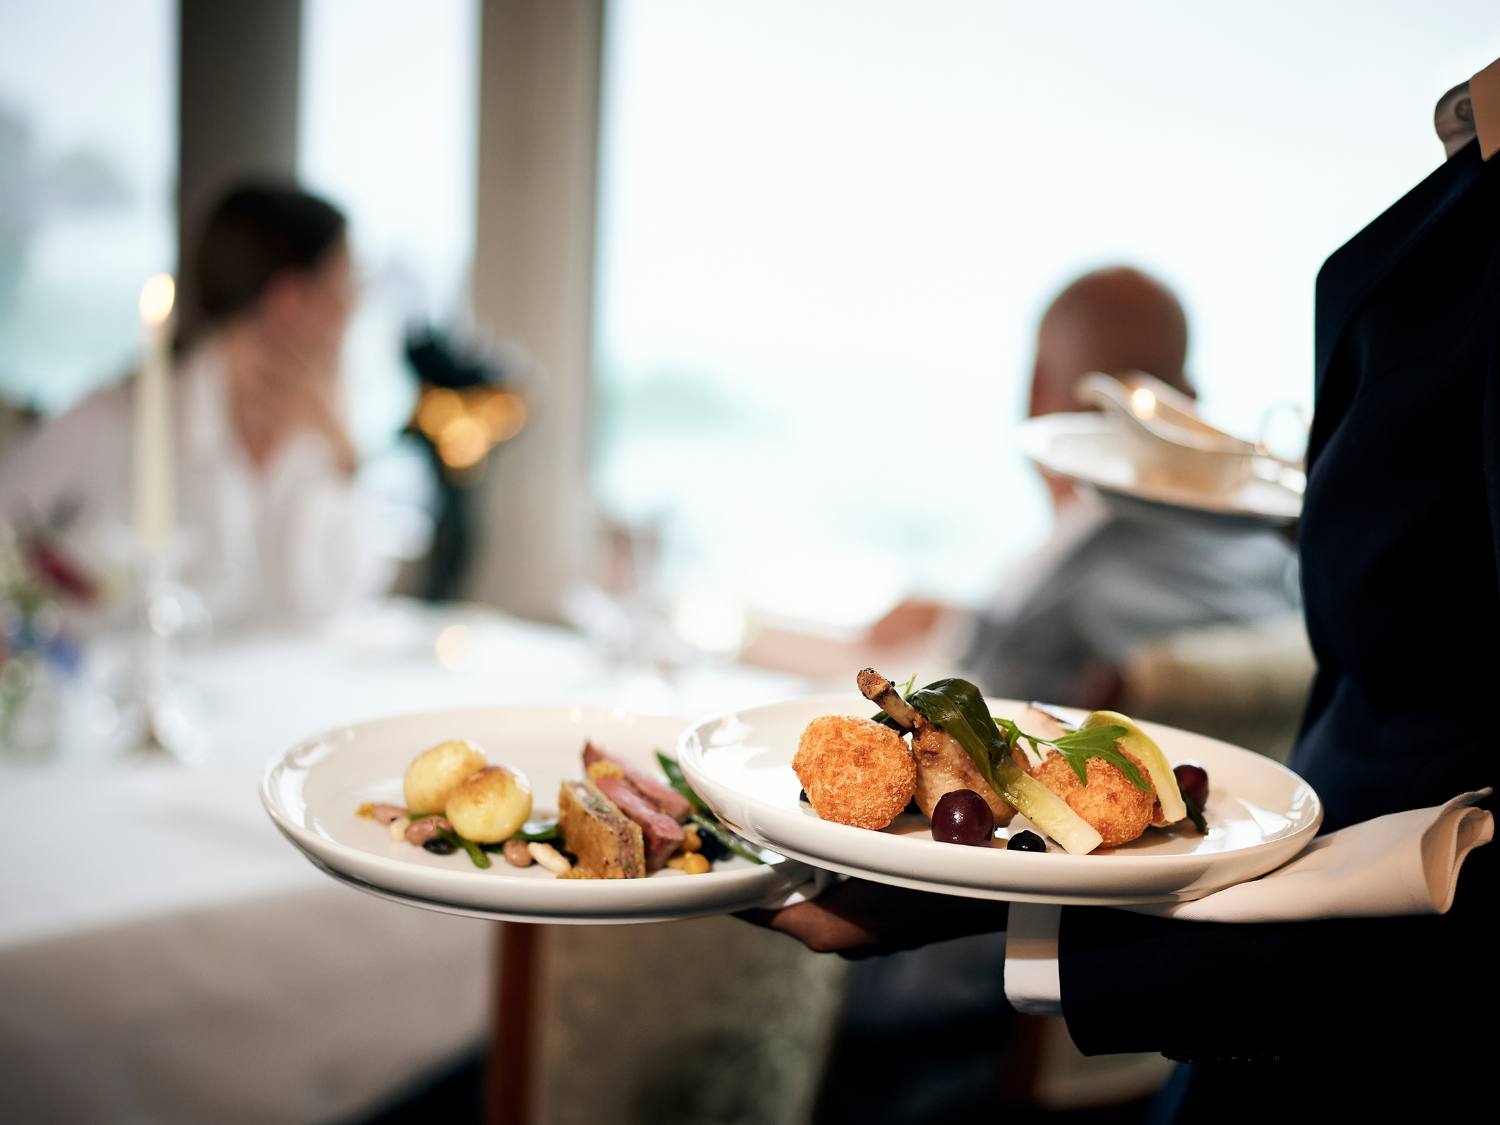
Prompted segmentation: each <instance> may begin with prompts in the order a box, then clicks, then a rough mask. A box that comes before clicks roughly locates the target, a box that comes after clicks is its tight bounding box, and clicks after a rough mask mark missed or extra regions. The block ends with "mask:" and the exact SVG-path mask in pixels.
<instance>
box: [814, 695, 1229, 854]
mask: <svg viewBox="0 0 1500 1125" xmlns="http://www.w3.org/2000/svg"><path fill="white" fill-rule="evenodd" d="M914 682H915V678H913V680H911V681H908V682H907V684H906V685H905V688H904V689H898V688H897V687H896V686H895V685H894V684H892V683H891V682H890V681H889V680H887V679H886V678H885V677H884V676H881V675H880V674H879V673H878V672H876V671H875V670H874V669H873V668H866V669H864V670H863V671H862V672H860V673H859V676H858V679H857V683H858V686H859V690H860V694H861V695H863V696H864V697H865V698H866V699H868V700H869V701H870V702H872V703H874V704H875V705H876V706H877V707H879V708H880V711H879V712H878V713H877V714H876V715H875V716H874V717H873V718H868V719H867V718H858V717H854V716H847V715H823V716H819V717H818V718H815V719H814V720H813V721H812V722H810V723H808V724H807V726H806V727H805V728H804V730H803V732H802V735H801V738H800V739H799V741H798V746H797V752H796V755H795V756H794V757H793V759H792V769H793V771H794V772H795V773H796V775H797V778H798V780H799V781H800V782H801V783H802V788H803V792H804V793H805V794H806V797H807V801H808V803H809V804H810V805H811V807H812V809H813V811H815V812H816V813H817V814H818V816H820V817H822V818H823V819H825V820H831V821H833V822H835V823H838V824H846V825H850V826H852V827H857V828H868V829H875V830H879V829H884V828H886V827H888V826H889V825H890V824H891V823H892V822H893V821H894V820H895V819H896V818H897V816H898V815H900V814H901V813H902V812H903V810H905V809H906V808H907V806H908V804H914V805H915V807H916V809H917V810H918V811H920V813H921V814H922V815H923V816H925V817H927V818H928V820H929V821H930V822H931V824H932V837H933V839H935V840H940V841H943V842H946V843H956V844H967V845H972V846H980V847H989V846H991V845H992V844H993V843H994V842H995V830H996V829H997V828H1000V827H1004V826H1007V825H1009V824H1010V823H1011V821H1012V819H1013V818H1014V817H1015V816H1016V814H1017V813H1018V812H1019V813H1021V814H1023V815H1024V817H1025V819H1026V821H1027V822H1028V823H1029V824H1030V825H1031V827H1032V828H1033V829H1035V830H1036V831H1028V832H1018V833H1016V834H1014V835H1013V836H1012V837H1011V838H1010V842H1009V843H1008V845H1007V846H1008V847H1010V848H1012V849H1013V850H1019V851H1040V850H1045V843H1044V841H1042V839H1041V837H1040V836H1039V835H1037V833H1038V832H1039V833H1041V834H1044V835H1046V836H1048V837H1050V838H1051V839H1053V840H1054V841H1056V842H1057V843H1058V844H1059V845H1060V846H1061V847H1062V848H1063V849H1064V850H1065V851H1067V852H1070V853H1072V854H1074V855H1085V854H1088V853H1090V852H1093V851H1095V850H1097V849H1099V848H1113V847H1118V846H1120V845H1123V844H1128V843H1131V842H1132V841H1134V840H1137V839H1139V838H1140V837H1141V836H1142V835H1143V834H1144V833H1145V832H1146V831H1147V829H1149V828H1153V827H1154V828H1167V829H1169V828H1173V827H1174V826H1178V825H1181V824H1184V823H1185V822H1188V823H1191V824H1192V825H1193V826H1194V827H1196V829H1197V831H1199V832H1206V831H1207V825H1206V822H1205V821H1204V818H1203V811H1202V810H1203V804H1204V803H1205V802H1206V800H1207V796H1208V775H1207V772H1206V771H1205V770H1203V769H1202V767H1201V766H1198V765H1197V764H1196V763H1184V764H1183V765H1182V766H1180V767H1178V770H1180V771H1182V772H1181V773H1179V772H1178V770H1174V768H1173V767H1172V765H1171V764H1169V763H1168V761H1167V757H1166V755H1165V754H1163V753H1162V751H1161V748H1160V747H1159V746H1158V745H1157V744H1156V742H1155V741H1154V740H1153V739H1152V738H1151V737H1150V736H1149V735H1147V734H1146V733H1145V732H1144V731H1143V730H1141V729H1140V727H1139V726H1137V725H1136V724H1135V723H1134V722H1133V721H1131V720H1130V719H1129V718H1127V717H1126V716H1124V715H1121V714H1118V713H1117V712H1113V711H1096V712H1094V713H1092V714H1090V715H1089V716H1087V717H1086V718H1085V719H1084V720H1083V722H1082V723H1081V724H1079V725H1078V726H1077V727H1072V726H1070V725H1069V724H1068V723H1066V722H1065V721H1064V720H1063V719H1062V718H1061V717H1060V716H1058V715H1056V714H1053V713H1052V712H1050V711H1048V710H1046V709H1044V708H1042V707H1039V706H1037V705H1035V704H1032V705H1031V706H1029V707H1026V708H1024V709H1022V710H1020V711H1019V712H1018V713H1016V714H1015V715H1014V716H1013V717H1002V716H996V715H994V714H992V713H991V711H990V708H989V706H988V704H987V703H986V702H985V700H984V697H983V695H982V694H981V693H980V691H979V689H978V688H976V687H975V686H974V685H973V684H971V683H969V682H968V681H966V680H960V679H946V680H939V681H937V682H935V683H932V684H928V685H927V686H926V687H923V688H920V689H917V690H912V684H913V683H914ZM908 738H909V740H910V741H909V743H908V741H907V739H908ZM1180 779H1181V780H1186V781H1188V782H1189V785H1188V786H1187V788H1186V792H1185V791H1184V786H1183V785H1182V784H1181V780H1180Z"/></svg>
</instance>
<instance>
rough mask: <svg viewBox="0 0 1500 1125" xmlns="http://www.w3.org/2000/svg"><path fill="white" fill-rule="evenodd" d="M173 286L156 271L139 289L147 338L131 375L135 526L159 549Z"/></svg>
mask: <svg viewBox="0 0 1500 1125" xmlns="http://www.w3.org/2000/svg"><path fill="white" fill-rule="evenodd" d="M175 296H176V287H175V286H174V285H173V283H172V278H171V277H170V276H168V275H167V274H164V273H163V274H157V275H156V276H155V277H153V278H152V279H151V280H150V281H148V282H146V284H145V287H144V288H142V289H141V301H140V311H141V326H142V328H143V330H144V332H145V343H144V347H143V349H142V353H141V371H140V374H139V375H137V376H136V381H135V465H134V473H135V475H134V479H133V482H132V483H133V484H134V487H135V527H136V534H137V535H138V536H139V538H140V542H141V545H142V547H143V548H144V549H145V550H146V551H147V552H148V553H149V554H151V555H152V556H157V555H160V553H161V550H162V548H163V547H165V546H166V543H167V540H168V539H169V538H170V537H171V535H172V518H173V509H174V507H175V498H174V495H173V477H172V386H171V375H172V302H173V299H174V298H175Z"/></svg>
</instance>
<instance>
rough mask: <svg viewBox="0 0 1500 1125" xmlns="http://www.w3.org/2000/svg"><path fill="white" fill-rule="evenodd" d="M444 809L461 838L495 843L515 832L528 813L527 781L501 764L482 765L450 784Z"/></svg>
mask: <svg viewBox="0 0 1500 1125" xmlns="http://www.w3.org/2000/svg"><path fill="white" fill-rule="evenodd" d="M444 812H445V813H446V815H447V817H448V823H449V824H451V825H453V831H455V832H457V833H458V834H459V835H460V836H462V837H463V838H464V839H466V840H473V841H474V842H475V843H478V844H498V843H500V842H501V841H502V840H509V839H510V838H511V837H512V836H514V835H515V834H516V833H517V832H519V831H520V830H521V825H522V824H524V823H525V822H526V818H527V817H528V816H530V815H531V782H530V781H528V780H527V779H526V775H525V774H523V773H518V772H516V771H515V770H508V769H506V768H505V767H504V766H486V767H485V768H484V769H482V770H480V771H479V772H478V773H472V774H470V775H469V776H468V777H466V778H464V779H463V780H462V781H460V782H459V783H458V784H457V785H456V786H454V788H453V792H451V793H449V794H448V803H447V806H446V807H445V809H444Z"/></svg>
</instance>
